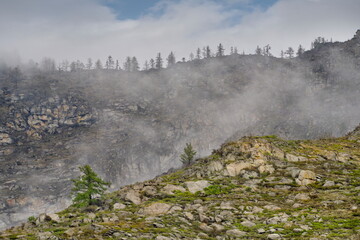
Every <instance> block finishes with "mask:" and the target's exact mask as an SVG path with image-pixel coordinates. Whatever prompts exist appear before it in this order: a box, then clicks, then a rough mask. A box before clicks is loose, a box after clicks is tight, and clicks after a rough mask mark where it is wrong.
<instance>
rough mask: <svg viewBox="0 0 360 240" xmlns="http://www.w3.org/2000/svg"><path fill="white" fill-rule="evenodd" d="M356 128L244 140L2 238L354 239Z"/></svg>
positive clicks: (359, 141) (359, 220)
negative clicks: (323, 135) (319, 135)
mask: <svg viewBox="0 0 360 240" xmlns="http://www.w3.org/2000/svg"><path fill="white" fill-rule="evenodd" d="M359 165H360V128H359V127H358V128H357V129H356V130H355V131H354V132H353V133H351V134H349V135H347V136H346V137H343V138H336V139H321V140H306V141H285V140H282V139H279V138H277V137H274V136H267V137H245V138H242V139H240V140H238V141H234V142H230V143H226V144H224V145H223V146H222V147H221V148H220V149H218V150H215V151H214V152H213V154H212V155H211V156H209V157H206V158H202V159H198V160H197V161H196V162H195V163H194V164H193V165H191V166H189V167H186V168H184V169H181V170H178V171H176V172H173V173H170V174H166V175H163V176H159V177H157V178H155V179H153V180H150V181H145V182H141V183H136V184H133V185H129V186H125V187H123V188H121V189H120V190H118V191H116V192H113V193H110V194H108V195H106V197H105V199H104V203H103V205H102V206H97V207H94V206H91V207H88V208H86V209H78V208H74V207H70V208H68V209H66V210H64V211H62V212H59V213H57V214H50V213H49V214H41V215H40V216H38V217H31V218H29V221H28V222H27V223H24V224H23V225H22V226H18V227H13V228H11V229H8V230H6V231H4V232H2V233H1V235H0V238H2V239H54V240H55V239H157V240H167V239H313V240H315V239H359V237H360V209H359V204H360V202H359V196H360V169H359Z"/></svg>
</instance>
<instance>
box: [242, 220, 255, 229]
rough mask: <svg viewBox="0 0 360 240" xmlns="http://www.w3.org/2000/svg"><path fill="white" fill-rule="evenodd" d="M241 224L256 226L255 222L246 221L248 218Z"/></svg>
mask: <svg viewBox="0 0 360 240" xmlns="http://www.w3.org/2000/svg"><path fill="white" fill-rule="evenodd" d="M241 225H243V226H244V227H249V228H250V227H254V226H256V224H255V223H253V222H251V221H248V220H246V221H243V222H241Z"/></svg>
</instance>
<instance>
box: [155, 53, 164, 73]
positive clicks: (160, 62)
mask: <svg viewBox="0 0 360 240" xmlns="http://www.w3.org/2000/svg"><path fill="white" fill-rule="evenodd" d="M162 67H163V59H162V57H161V53H158V54H157V56H156V61H155V68H156V69H162Z"/></svg>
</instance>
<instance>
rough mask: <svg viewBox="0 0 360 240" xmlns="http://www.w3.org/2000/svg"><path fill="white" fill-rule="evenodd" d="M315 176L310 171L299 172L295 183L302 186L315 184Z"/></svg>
mask: <svg viewBox="0 0 360 240" xmlns="http://www.w3.org/2000/svg"><path fill="white" fill-rule="evenodd" d="M315 181H316V174H315V173H314V172H312V171H310V170H301V171H300V172H299V176H298V178H297V179H296V183H297V184H299V185H302V186H305V185H309V184H312V183H315Z"/></svg>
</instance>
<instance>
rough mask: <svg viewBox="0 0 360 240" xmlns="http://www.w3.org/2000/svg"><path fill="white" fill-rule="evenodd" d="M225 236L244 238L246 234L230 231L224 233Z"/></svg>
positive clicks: (237, 230) (236, 230) (235, 230)
mask: <svg viewBox="0 0 360 240" xmlns="http://www.w3.org/2000/svg"><path fill="white" fill-rule="evenodd" d="M226 235H229V236H232V237H244V236H245V235H246V232H243V231H240V230H239V229H231V230H227V231H226Z"/></svg>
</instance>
